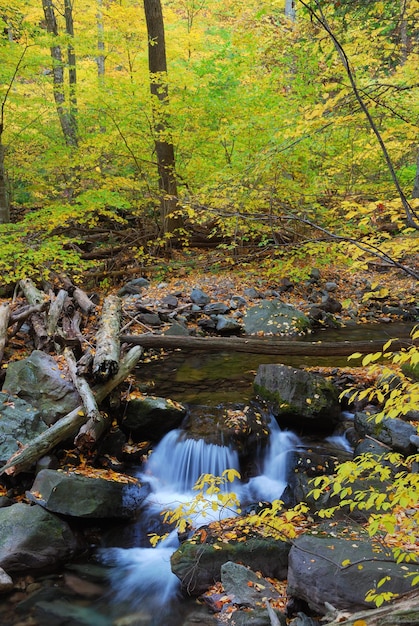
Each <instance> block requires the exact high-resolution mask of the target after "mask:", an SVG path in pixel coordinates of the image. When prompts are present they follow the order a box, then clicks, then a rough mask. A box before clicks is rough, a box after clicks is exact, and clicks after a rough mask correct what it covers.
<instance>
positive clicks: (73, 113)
mask: <svg viewBox="0 0 419 626" xmlns="http://www.w3.org/2000/svg"><path fill="white" fill-rule="evenodd" d="M64 18H65V31H66V33H67V35H68V36H69V43H68V45H67V61H68V84H69V102H70V106H69V112H70V117H71V119H72V120H73V124H74V132H75V134H76V135H77V93H76V87H77V72H76V53H75V51H74V46H73V43H72V40H73V39H74V23H73V6H72V4H71V0H64Z"/></svg>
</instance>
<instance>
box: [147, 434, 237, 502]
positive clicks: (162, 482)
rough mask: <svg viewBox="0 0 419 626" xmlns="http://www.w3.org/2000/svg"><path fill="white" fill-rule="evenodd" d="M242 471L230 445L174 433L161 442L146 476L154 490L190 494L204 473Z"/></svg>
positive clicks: (150, 460)
mask: <svg viewBox="0 0 419 626" xmlns="http://www.w3.org/2000/svg"><path fill="white" fill-rule="evenodd" d="M230 468H232V469H236V470H238V469H239V459H238V456H237V452H235V451H234V450H232V449H231V448H228V447H227V446H217V445H215V444H213V443H206V442H205V441H204V440H203V439H191V438H188V437H186V436H185V433H184V432H182V431H180V430H172V431H171V432H169V433H168V434H167V435H166V436H165V437H164V438H163V439H162V441H161V442H160V443H159V445H158V446H157V448H156V450H155V451H154V452H153V453H152V454H151V456H150V459H149V461H148V462H147V466H146V470H145V476H146V477H147V476H148V475H149V476H150V477H152V478H151V481H152V483H153V487H154V489H161V488H169V489H171V490H173V491H180V492H184V491H189V490H191V489H192V488H193V486H194V484H195V483H196V481H197V479H198V478H199V477H200V476H201V474H213V475H214V476H221V474H222V473H223V471H224V470H225V469H230Z"/></svg>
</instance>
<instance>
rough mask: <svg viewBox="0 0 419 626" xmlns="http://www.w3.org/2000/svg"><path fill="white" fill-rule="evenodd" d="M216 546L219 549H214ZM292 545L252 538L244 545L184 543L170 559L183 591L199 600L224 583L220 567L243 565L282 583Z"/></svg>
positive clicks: (190, 541) (230, 543)
mask: <svg viewBox="0 0 419 626" xmlns="http://www.w3.org/2000/svg"><path fill="white" fill-rule="evenodd" d="M214 545H216V548H214ZM289 550H290V545H289V544H288V543H287V542H285V541H279V540H275V539H267V538H253V537H252V538H249V539H247V540H246V541H243V542H229V543H224V542H218V543H216V542H214V543H212V544H211V543H200V542H197V543H194V540H193V538H192V540H189V541H185V542H184V543H182V545H181V546H180V548H178V549H177V550H176V552H174V553H173V554H172V556H171V559H170V561H171V565H172V571H173V572H174V574H176V576H177V577H178V578H179V579H180V581H181V585H182V588H183V590H184V591H185V592H186V593H187V594H189V595H191V596H198V595H200V594H201V593H203V592H204V591H206V590H207V589H208V587H210V586H211V585H212V584H213V583H214V581H217V580H220V579H221V566H222V565H223V564H224V563H227V561H235V562H240V563H242V564H243V565H247V566H248V567H250V568H251V569H252V570H253V571H260V572H262V574H263V575H264V576H268V577H272V578H278V579H279V580H283V579H284V578H286V575H287V563H288V553H289Z"/></svg>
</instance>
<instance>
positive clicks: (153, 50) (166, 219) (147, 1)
mask: <svg viewBox="0 0 419 626" xmlns="http://www.w3.org/2000/svg"><path fill="white" fill-rule="evenodd" d="M144 12H145V18H146V24H147V35H148V68H149V73H150V92H151V99H152V113H153V125H154V147H155V151H156V157H157V168H158V176H159V190H160V207H161V208H160V218H161V227H162V231H163V234H166V233H170V234H172V233H173V232H174V231H175V230H176V229H177V228H181V227H182V220H181V219H180V218H179V217H178V216H176V215H174V214H173V213H174V212H175V211H176V209H177V208H178V201H177V182H176V167H175V165H176V164H175V151H174V147H173V143H172V140H171V137H170V125H169V115H168V112H167V105H168V103H169V87H168V84H167V60H166V42H165V35H164V22H163V12H162V7H161V2H160V0H144Z"/></svg>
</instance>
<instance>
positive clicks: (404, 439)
mask: <svg viewBox="0 0 419 626" xmlns="http://www.w3.org/2000/svg"><path fill="white" fill-rule="evenodd" d="M354 425H355V428H356V430H357V432H358V433H359V434H360V435H361V436H362V437H364V436H365V435H370V436H371V437H374V439H376V440H378V441H380V442H381V443H383V444H384V445H386V446H389V447H390V448H392V449H393V450H395V451H396V452H401V453H402V454H405V455H409V454H413V452H414V451H415V450H414V447H413V445H412V443H411V441H410V437H411V436H412V435H416V434H417V428H416V427H415V426H413V425H412V424H409V423H408V422H405V421H404V420H401V419H399V418H396V417H391V418H388V417H385V418H384V419H382V420H380V421H379V422H378V421H376V420H375V419H374V416H371V415H370V414H368V413H364V412H358V413H355V417H354Z"/></svg>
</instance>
